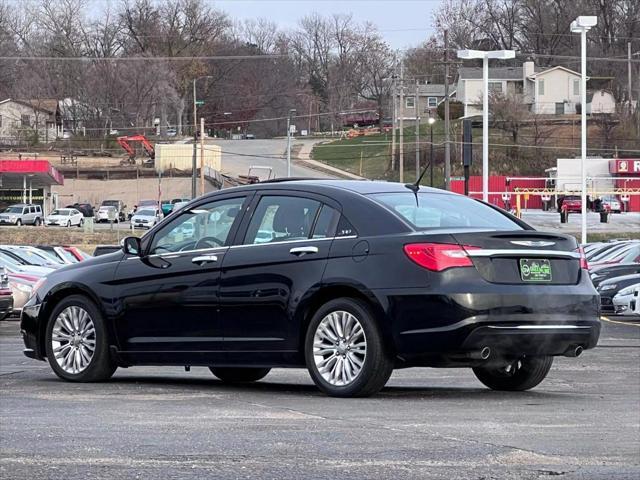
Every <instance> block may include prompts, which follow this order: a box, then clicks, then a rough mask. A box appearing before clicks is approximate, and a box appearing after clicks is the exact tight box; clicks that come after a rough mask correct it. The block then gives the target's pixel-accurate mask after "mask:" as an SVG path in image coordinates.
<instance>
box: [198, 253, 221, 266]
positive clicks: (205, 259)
mask: <svg viewBox="0 0 640 480" xmlns="http://www.w3.org/2000/svg"><path fill="white" fill-rule="evenodd" d="M217 261H218V257H217V256H215V255H200V256H199V257H193V258H192V259H191V263H195V264H196V265H204V264H205V263H213V262H217Z"/></svg>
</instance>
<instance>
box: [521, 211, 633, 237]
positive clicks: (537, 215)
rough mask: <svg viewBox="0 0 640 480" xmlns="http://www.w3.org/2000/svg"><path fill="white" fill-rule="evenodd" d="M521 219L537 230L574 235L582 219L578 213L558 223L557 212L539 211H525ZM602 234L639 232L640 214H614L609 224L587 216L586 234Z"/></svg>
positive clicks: (592, 214)
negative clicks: (566, 221)
mask: <svg viewBox="0 0 640 480" xmlns="http://www.w3.org/2000/svg"><path fill="white" fill-rule="evenodd" d="M522 219H523V220H524V221H525V222H527V223H529V224H531V225H533V226H534V227H536V229H538V230H547V231H558V232H563V233H571V234H576V232H580V231H581V229H582V217H581V215H580V214H579V213H571V214H569V222H568V223H560V214H559V213H557V212H543V211H541V210H527V211H525V212H523V213H522ZM590 232H592V233H604V232H607V233H609V232H621V233H622V232H626V233H628V232H640V213H638V212H629V213H614V214H612V215H611V216H610V217H609V223H600V214H599V213H593V212H589V213H588V214H587V233H590Z"/></svg>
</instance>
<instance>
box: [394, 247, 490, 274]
mask: <svg viewBox="0 0 640 480" xmlns="http://www.w3.org/2000/svg"><path fill="white" fill-rule="evenodd" d="M476 248H478V247H469V246H464V247H463V246H460V245H456V244H448V243H410V244H408V245H405V246H404V253H405V254H406V255H407V257H409V258H410V259H411V260H412V261H413V262H415V263H417V264H418V265H420V266H421V267H424V268H426V269H427V270H432V271H434V272H442V271H443V270H446V269H447V268H453V267H472V266H473V262H472V261H471V259H470V258H469V255H467V250H470V249H476Z"/></svg>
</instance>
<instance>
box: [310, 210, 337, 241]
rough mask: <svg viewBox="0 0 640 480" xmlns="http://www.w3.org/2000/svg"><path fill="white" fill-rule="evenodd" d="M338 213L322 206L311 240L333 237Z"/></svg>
mask: <svg viewBox="0 0 640 480" xmlns="http://www.w3.org/2000/svg"><path fill="white" fill-rule="evenodd" d="M339 215H340V214H339V213H338V212H337V211H336V210H334V209H333V208H331V207H330V206H328V205H322V209H321V210H320V214H319V215H318V219H317V220H316V224H315V226H314V227H313V235H312V236H311V238H327V237H333V236H335V232H336V226H337V224H338V218H339Z"/></svg>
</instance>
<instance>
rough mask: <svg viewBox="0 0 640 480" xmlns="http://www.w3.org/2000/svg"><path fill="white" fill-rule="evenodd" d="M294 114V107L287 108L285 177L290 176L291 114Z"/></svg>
mask: <svg viewBox="0 0 640 480" xmlns="http://www.w3.org/2000/svg"><path fill="white" fill-rule="evenodd" d="M295 114H296V109H295V108H292V109H291V110H289V115H288V116H287V177H291V116H292V115H295Z"/></svg>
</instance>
